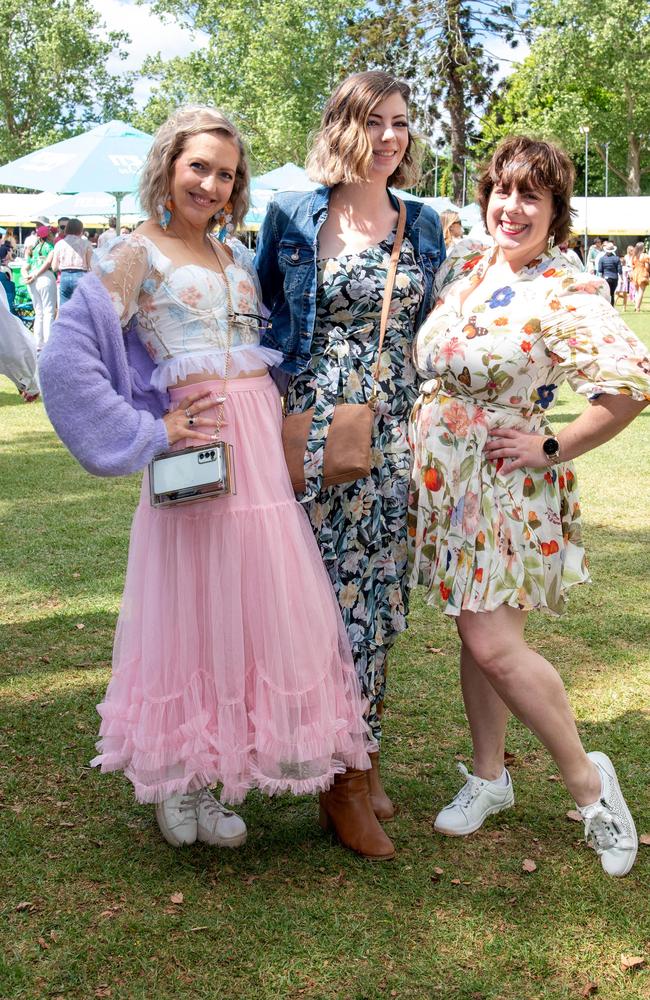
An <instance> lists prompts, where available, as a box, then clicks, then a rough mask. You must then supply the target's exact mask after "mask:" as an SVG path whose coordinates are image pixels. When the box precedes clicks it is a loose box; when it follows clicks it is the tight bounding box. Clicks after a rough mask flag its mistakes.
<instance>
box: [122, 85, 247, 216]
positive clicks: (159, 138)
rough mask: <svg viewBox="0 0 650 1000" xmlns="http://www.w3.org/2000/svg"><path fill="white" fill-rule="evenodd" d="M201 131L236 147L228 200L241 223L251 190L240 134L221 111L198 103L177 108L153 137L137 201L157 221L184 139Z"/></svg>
mask: <svg viewBox="0 0 650 1000" xmlns="http://www.w3.org/2000/svg"><path fill="white" fill-rule="evenodd" d="M204 132H212V133H215V134H216V135H225V136H228V137H229V138H230V139H232V140H233V142H234V143H235V145H236V146H237V148H238V149H239V163H238V164H237V172H236V174H235V184H234V186H233V189H232V195H231V196H230V200H231V202H232V219H233V223H234V224H235V226H237V225H238V224H239V223H240V222H242V220H243V218H244V216H245V215H246V212H247V211H248V205H249V189H250V174H249V171H248V162H247V160H246V150H245V149H244V143H243V140H242V137H241V135H240V134H239V131H238V130H237V129H236V128H235V126H234V125H233V123H232V122H231V121H230V120H229V119H228V118H226V116H225V115H224V114H223V112H221V111H218V110H217V109H216V108H209V107H204V106H203V105H198V104H188V105H185V106H184V107H182V108H178V109H177V110H176V111H174V113H173V114H172V115H170V117H169V118H168V119H167V121H166V122H164V123H163V124H162V125H161V126H160V128H159V129H158V131H157V132H156V134H155V136H154V140H153V145H152V147H151V149H150V150H149V155H148V156H147V160H146V162H145V165H144V168H143V171H142V177H141V178H140V202H141V204H142V207H143V208H144V210H145V211H146V212H147V214H148V215H149V216H150V217H151V218H152V219H154V220H156V221H157V219H158V206H159V205H164V204H165V201H166V199H167V197H168V195H169V182H170V179H171V173H172V169H173V167H174V163H175V162H176V160H177V159H178V157H179V156H180V155H181V153H182V152H183V149H184V148H185V145H186V143H187V140H188V139H189V138H190V137H191V136H193V135H202V134H203V133H204ZM215 225H216V223H215V222H211V223H210V224H209V225H208V227H207V229H208V231H210V230H211V229H213V228H214V226H215Z"/></svg>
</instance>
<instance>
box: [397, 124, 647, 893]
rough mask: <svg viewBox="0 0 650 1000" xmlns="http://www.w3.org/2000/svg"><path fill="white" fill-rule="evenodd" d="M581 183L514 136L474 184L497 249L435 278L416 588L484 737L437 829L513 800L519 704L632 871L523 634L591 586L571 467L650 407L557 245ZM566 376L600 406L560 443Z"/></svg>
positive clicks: (457, 259)
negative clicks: (448, 633)
mask: <svg viewBox="0 0 650 1000" xmlns="http://www.w3.org/2000/svg"><path fill="white" fill-rule="evenodd" d="M573 179H574V175H573V168H572V166H571V163H570V161H569V159H568V157H567V156H566V154H564V153H563V152H562V151H561V150H559V149H558V148H557V147H555V146H552V145H551V144H548V143H544V142H537V141H534V140H532V139H528V138H526V137H516V138H511V139H507V140H505V141H504V142H503V143H502V144H501V145H500V146H499V148H498V149H497V150H496V152H495V154H494V156H493V157H492V160H491V162H490V164H489V165H488V166H487V168H486V169H485V171H484V173H483V175H482V177H481V179H480V182H479V201H480V204H481V208H482V210H483V214H484V218H485V222H486V227H487V230H488V232H489V233H490V235H491V236H492V237H493V239H494V246H493V247H491V248H490V249H488V250H485V249H484V248H480V247H478V246H477V245H476V244H470V243H468V242H464V243H461V244H458V245H457V246H456V247H455V248H454V250H453V251H452V253H451V255H450V257H449V259H448V261H447V262H446V264H445V265H444V266H443V268H442V269H441V271H440V272H439V274H438V278H437V281H436V291H437V294H438V301H437V305H436V308H435V309H434V311H433V313H432V314H431V316H430V317H429V319H428V320H427V321H426V322H425V323H424V325H423V326H422V327H421V329H420V332H419V334H418V336H417V341H416V347H415V364H416V368H417V369H418V371H419V373H420V374H421V375H422V376H423V377H424V378H425V379H429V380H430V381H429V382H425V383H424V384H423V386H422V394H421V396H420V398H419V400H418V402H417V404H416V406H415V408H414V412H413V417H412V423H411V428H410V436H411V441H412V445H413V448H414V453H415V454H414V470H413V479H412V486H411V495H410V501H409V508H410V509H409V518H410V523H409V535H410V540H411V543H412V553H411V554H412V557H413V565H412V580H411V582H412V583H416V582H419V583H422V584H424V585H425V586H426V588H427V596H428V601H429V603H431V604H434V605H435V606H437V607H439V608H441V610H442V611H444V612H445V613H446V614H448V615H452V616H453V617H454V618H455V620H456V623H457V627H458V631H459V634H460V637H461V640H462V651H461V679H462V689H463V697H464V701H465V708H466V712H467V717H468V720H469V724H470V729H471V732H472V738H473V743H474V773H473V774H469V773H468V772H467V770H466V769H465V768H462V766H461V768H462V770H463V773H464V774H465V777H466V784H465V786H464V787H463V788H462V789H461V791H460V792H459V793H458V795H457V796H456V797H455V799H454V800H453V801H452V803H450V805H449V806H446V807H445V808H444V809H443V810H442V811H441V812H440V813H439V814H438V816H437V818H436V824H435V826H436V829H437V830H438V831H439V832H441V833H445V834H449V835H452V836H463V835H465V834H468V833H471V832H473V831H474V830H476V829H478V828H479V827H480V826H481V825H482V823H483V821H484V820H485V818H486V816H488V815H490V814H491V813H494V812H499V811H500V810H501V809H505V808H508V807H509V806H511V805H513V804H514V795H513V790H512V782H511V779H510V776H509V774H508V773H507V771H506V770H505V769H504V767H503V759H504V758H503V755H504V745H505V730H506V723H507V719H508V715H509V713H510V712H512V713H513V714H514V715H516V716H517V718H519V719H520V720H521V721H522V722H523V723H524V724H525V725H527V726H528V727H529V728H530V729H531V730H532V731H533V732H535V733H536V735H537V736H538V737H539V738H540V739H541V740H542V742H543V743H544V744H545V745H546V747H547V748H548V750H549V751H550V753H551V754H552V755H553V757H554V759H555V761H556V762H557V765H558V767H559V769H560V771H561V773H562V776H563V779H564V781H565V782H566V785H567V787H568V789H569V791H570V792H571V794H572V795H573V797H574V798H575V800H576V803H577V805H578V807H579V809H580V812H581V813H582V815H583V817H584V820H585V827H586V834H587V838H588V840H589V842H590V843H591V844H592V846H594V847H595V849H596V850H597V852H598V854H599V855H600V856H601V862H602V865H603V868H604V869H605V871H606V872H608V873H609V874H612V875H625V874H626V873H627V872H628V871H629V870H630V868H631V867H632V864H633V863H634V858H635V855H636V849H637V837H636V832H635V829H634V823H633V820H632V817H631V815H630V812H629V810H628V808H627V806H626V804H625V802H624V800H623V797H622V794H621V791H620V787H619V785H618V781H617V779H616V774H615V771H614V768H613V766H612V764H611V761H610V760H609V758H608V757H607V756H606V755H605V754H603V753H599V752H595V753H591V754H586V753H585V751H584V749H583V747H582V744H581V742H580V738H579V736H578V732H577V729H576V725H575V721H574V718H573V715H572V713H571V709H570V707H569V702H568V698H567V695H566V691H565V689H564V686H563V684H562V681H561V679H560V677H559V676H558V674H557V673H556V671H555V670H554V668H553V667H552V666H551V664H550V663H548V662H547V661H546V660H545V659H544V658H543V657H542V656H540V655H539V654H538V653H536V652H535V651H534V650H532V649H530V648H529V647H528V646H527V645H526V642H525V640H524V626H525V622H526V616H527V612H528V611H531V610H533V609H544V610H546V611H548V612H550V613H552V614H559V613H561V612H562V611H563V610H564V609H565V605H566V598H567V593H568V590H569V589H570V588H571V587H572V586H573V585H575V584H578V583H584V582H586V581H587V580H588V572H587V568H586V562H585V555H584V550H583V548H582V539H581V529H580V506H579V501H578V493H577V482H576V474H575V470H574V468H573V465H572V462H571V460H572V459H573V458H575V457H577V456H578V455H581V454H583V453H584V452H586V451H589V450H590V449H591V448H594V447H596V446H598V445H599V444H602V443H603V442H605V441H607V440H609V439H610V438H612V437H613V436H614V435H615V434H616V433H618V432H619V431H620V430H622V429H623V427H625V426H626V425H627V424H628V423H629V422H630V421H631V420H632V419H633V418H634V417H635V416H636V415H637V414H638V413H639V412H640V411H641V410H642V409H643V407H644V406H645V405H646V403H647V402H648V401H649V400H650V359H649V358H648V357H647V355H646V352H645V350H644V348H643V345H642V344H641V343H640V342H639V341H638V340H637V338H636V337H635V336H634V334H632V332H631V331H630V330H629V329H628V327H627V326H626V325H625V324H624V323H623V321H622V320H621V319H620V318H619V316H618V314H617V313H616V312H615V310H614V309H613V308H612V307H611V306H610V304H609V302H608V292H607V287H606V285H605V284H604V282H602V281H601V280H600V279H597V278H595V277H593V276H591V275H585V274H582V273H578V272H577V271H576V270H575V269H573V268H572V267H571V265H570V264H569V263H568V262H567V261H566V260H565V259H564V258H563V257H562V255H561V254H560V253H559V252H558V251H557V250H553V249H550V247H549V244H550V246H552V243H553V240H552V239H550V237H554V239H555V240H556V241H558V242H559V241H561V240H562V239H564V238H565V236H566V234H567V231H568V228H569V222H570V207H569V206H570V201H569V199H570V195H571V190H572V186H573ZM565 380H568V381H569V383H570V384H571V386H572V387H573V388H574V389H576V391H578V392H580V393H582V394H584V395H586V396H587V397H588V398H589V400H590V402H591V403H592V404H593V405H591V406H589V407H587V408H586V410H585V411H584V413H582V414H581V415H580V416H579V417H578V418H577V419H576V420H574V421H572V422H571V423H570V424H567V425H566V426H565V427H563V429H562V430H561V431H560V433H559V434H558V436H557V437H555V436H554V434H553V431H552V429H551V426H550V424H549V423H548V421H547V411H548V410H549V409H550V408H551V407H552V405H553V403H554V402H555V400H556V397H557V391H558V387H559V386H560V384H561V383H562V382H563V381H565Z"/></svg>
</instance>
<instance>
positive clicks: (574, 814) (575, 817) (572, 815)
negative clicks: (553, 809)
mask: <svg viewBox="0 0 650 1000" xmlns="http://www.w3.org/2000/svg"><path fill="white" fill-rule="evenodd" d="M566 818H567V819H570V820H571V821H572V822H573V823H582V821H583V820H582V816H581V815H580V813H579V812H578V810H577V809H569V811H568V813H567V814H566Z"/></svg>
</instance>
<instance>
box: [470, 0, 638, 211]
mask: <svg viewBox="0 0 650 1000" xmlns="http://www.w3.org/2000/svg"><path fill="white" fill-rule="evenodd" d="M531 17H532V19H531V27H532V30H533V43H532V46H531V50H530V55H529V56H528V58H527V59H526V60H525V61H524V62H523V64H522V65H521V66H520V67H518V68H517V69H516V70H515V72H514V73H513V74H512V76H510V77H509V78H508V79H507V80H506V82H505V85H504V87H503V89H502V92H501V94H500V95H499V97H498V98H497V99H496V100H495V101H494V103H493V105H492V108H491V110H490V112H489V114H488V115H486V117H485V119H484V120H483V123H482V145H483V146H484V147H492V146H493V145H494V143H495V141H496V140H497V139H499V138H501V137H502V136H503V135H507V134H509V133H512V132H522V131H534V132H536V133H538V134H542V135H546V136H548V137H551V138H552V137H556V138H558V139H560V140H561V141H562V142H563V144H564V145H565V146H566V148H567V149H568V151H569V152H571V153H574V154H577V155H578V156H580V154H581V153H582V150H583V147H584V135H583V134H581V132H580V130H579V126H583V127H584V126H587V127H588V128H589V140H590V149H591V150H593V151H595V152H596V153H597V155H598V156H599V157H600V160H601V161H603V162H604V161H605V158H606V156H607V158H608V161H609V163H608V167H609V171H610V176H611V175H613V178H618V181H619V183H618V190H619V192H620V193H625V194H629V195H638V194H641V193H642V191H643V190H646V191H647V190H648V189H650V163H648V153H649V152H650V91H649V90H648V86H647V80H646V76H647V71H648V68H650V6H649V5H648V0H609V2H608V3H607V4H606V5H605V6H603V7H602V9H600V8H599V9H598V10H596V9H595V8H594V5H593V3H592V0H533V3H532V9H531ZM607 144H608V145H607ZM606 145H607V148H606ZM644 160H645V162H644ZM590 173H592V170H591V167H590ZM594 175H595V176H596V177H598V178H599V179H600V178H602V175H603V170H602V165H601V169H600V170H598V171H594V172H593V173H592V176H594ZM597 190H598V189H597ZM600 190H601V191H602V193H604V191H603V189H602V188H600ZM615 190H616V185H615V184H614V185H612V184H610V193H612V192H613V191H615Z"/></svg>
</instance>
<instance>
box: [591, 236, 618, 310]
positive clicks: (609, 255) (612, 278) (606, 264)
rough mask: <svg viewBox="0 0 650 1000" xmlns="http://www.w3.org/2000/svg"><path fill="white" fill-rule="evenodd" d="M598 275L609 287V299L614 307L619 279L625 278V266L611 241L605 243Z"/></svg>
mask: <svg viewBox="0 0 650 1000" xmlns="http://www.w3.org/2000/svg"><path fill="white" fill-rule="evenodd" d="M596 273H597V274H598V275H599V277H601V278H604V279H605V281H606V282H607V284H608V285H609V298H610V302H611V303H612V305H614V301H615V299H616V287H617V285H618V282H619V278H622V277H623V265H622V264H621V258H620V257H619V256H618V254H617V253H616V246H615V244H614V243H612V241H611V240H607V241H606V242H605V243H603V252H602V254H601V255H600V257H599V258H598V263H597V265H596Z"/></svg>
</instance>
